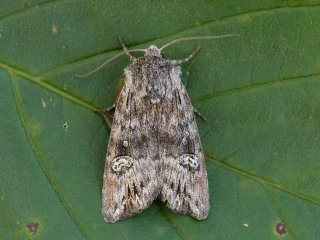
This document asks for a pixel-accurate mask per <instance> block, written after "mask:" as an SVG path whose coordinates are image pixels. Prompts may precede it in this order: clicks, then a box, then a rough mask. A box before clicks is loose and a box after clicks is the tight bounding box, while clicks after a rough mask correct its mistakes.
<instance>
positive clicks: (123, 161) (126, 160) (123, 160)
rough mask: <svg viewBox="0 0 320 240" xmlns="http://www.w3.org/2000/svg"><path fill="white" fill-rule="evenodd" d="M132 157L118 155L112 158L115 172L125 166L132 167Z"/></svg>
mask: <svg viewBox="0 0 320 240" xmlns="http://www.w3.org/2000/svg"><path fill="white" fill-rule="evenodd" d="M131 165H132V158H131V157H129V156H118V157H115V158H114V159H113V160H112V170H113V171H115V172H120V171H121V170H122V168H123V167H127V168H129V167H131Z"/></svg>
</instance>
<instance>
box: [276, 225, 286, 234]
mask: <svg viewBox="0 0 320 240" xmlns="http://www.w3.org/2000/svg"><path fill="white" fill-rule="evenodd" d="M276 232H277V233H278V234H279V235H282V234H285V233H286V232H287V231H286V225H285V224H283V223H278V224H277V225H276Z"/></svg>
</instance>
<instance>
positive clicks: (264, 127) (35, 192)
mask: <svg viewBox="0 0 320 240" xmlns="http://www.w3.org/2000/svg"><path fill="white" fill-rule="evenodd" d="M230 33H236V34H239V35H240V36H239V37H232V38H231V37H230V38H225V39H218V40H202V41H194V42H184V43H179V44H176V45H174V46H171V47H170V48H168V49H166V50H165V51H164V54H165V55H166V57H168V58H170V59H182V58H184V57H185V56H187V55H188V54H189V53H190V52H192V50H193V49H195V48H196V47H197V46H202V50H201V52H200V53H199V54H198V55H197V56H196V57H195V58H194V59H193V60H192V61H190V62H189V63H187V64H184V65H183V76H182V80H183V82H184V83H185V85H186V87H187V89H188V92H189V95H190V97H191V99H192V102H193V104H194V105H195V107H196V108H197V109H198V110H199V111H200V112H202V113H203V114H204V115H205V116H206V118H207V119H208V121H207V122H204V121H202V120H201V119H197V122H198V126H199V131H200V135H201V139H202V144H203V148H204V151H205V154H206V160H207V161H206V164H207V171H208V178H209V187H210V206H211V212H210V215H209V217H208V219H207V220H204V221H197V220H195V219H192V218H191V217H189V216H184V215H180V214H176V213H172V212H171V211H170V210H168V209H167V208H166V207H165V205H164V204H162V203H161V202H160V201H158V200H157V201H155V202H154V203H153V204H152V206H151V207H150V208H149V209H147V210H145V211H144V212H143V213H142V214H140V215H138V216H135V217H132V218H129V219H127V220H125V221H121V222H118V223H115V224H108V223H106V222H104V220H103V218H102V215H101V203H100V202H101V187H102V174H103V168H104V159H105V152H106V146H107V142H108V136H109V126H108V125H107V124H106V123H105V122H104V119H103V118H102V117H101V116H99V115H98V114H96V113H95V112H94V111H93V109H94V108H103V107H108V106H110V105H111V104H112V102H113V101H114V98H115V96H116V95H117V91H118V90H119V86H120V82H121V81H122V78H123V77H122V76H123V68H124V67H125V66H126V65H127V64H129V60H128V59H127V57H122V58H119V59H117V60H116V61H113V62H112V63H110V64H109V65H108V66H106V67H105V68H103V69H102V70H100V71H99V72H97V73H95V74H93V75H91V76H89V77H87V78H82V79H79V78H76V77H74V75H75V74H79V73H86V72H88V71H90V70H92V69H94V68H95V67H96V66H98V65H99V64H101V63H102V62H104V61H105V60H106V59H108V58H110V57H112V56H114V55H115V54H117V53H119V52H121V51H122V50H121V47H120V45H119V43H118V41H117V37H118V36H119V35H120V36H122V37H123V38H124V40H125V41H126V43H127V45H128V46H129V48H142V47H143V48H145V47H147V46H149V45H151V44H156V45H158V46H161V45H163V44H164V43H167V42H169V41H171V40H173V39H176V38H179V37H185V36H199V35H222V34H230ZM319 42H320V1H316V0H308V1H304V0H301V1H298V0H290V1H278V0H271V1H270V0H268V1H267V0H262V1H240V0H234V1H223V0H216V1H213V0H212V1H182V0H178V1H152V2H146V1H129V0H127V1H102V0H101V1H99V0H94V1H86V0H78V1H76V0H73V1H72V0H61V1H48V0H42V1H41V0H29V1H27V0H25V1H20V0H19V1H18V0H2V1H1V3H0V89H1V93H0V114H1V127H0V161H1V165H0V238H1V239H46V240H47V239H68V240H69V239H77V240H79V239H224V240H228V239H266V240H269V239H318V238H319V234H320V232H319V222H320V187H319V186H320V184H319V183H320V177H319V176H320V175H319V173H320V157H319V156H320V147H319V143H320V94H319V92H320V47H319V46H320V44H319ZM283 224H284V225H283ZM281 228H282V229H281ZM281 230H283V231H282V232H281ZM281 233H282V234H281Z"/></svg>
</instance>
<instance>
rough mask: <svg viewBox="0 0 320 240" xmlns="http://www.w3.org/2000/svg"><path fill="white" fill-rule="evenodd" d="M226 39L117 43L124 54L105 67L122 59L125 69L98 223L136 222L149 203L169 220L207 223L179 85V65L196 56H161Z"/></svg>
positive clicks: (198, 162)
mask: <svg viewBox="0 0 320 240" xmlns="http://www.w3.org/2000/svg"><path fill="white" fill-rule="evenodd" d="M226 36H231V35H223V36H200V37H189V38H180V39H176V40H174V41H172V42H170V43H168V44H166V45H164V46H162V47H161V48H158V47H156V46H155V45H151V46H150V47H148V48H147V49H134V50H128V49H127V48H126V46H125V45H124V43H123V41H122V40H121V39H120V43H121V45H122V47H123V49H124V52H123V53H121V54H119V55H117V56H115V57H114V58H112V59H110V60H109V61H107V62H106V63H108V62H110V61H112V60H113V59H115V58H117V57H118V56H120V55H122V54H126V55H128V56H129V58H130V59H131V60H132V63H131V64H130V65H129V66H127V67H126V68H125V69H124V75H125V80H124V85H123V87H122V89H121V91H120V94H119V95H118V97H117V100H116V103H115V104H114V106H113V108H114V116H113V122H112V127H111V133H110V139H109V144H108V149H107V156H106V163H105V169H104V175H103V187H102V214H103V216H104V219H105V221H107V222H110V223H114V222H117V221H119V220H123V219H126V218H128V217H130V216H133V215H135V214H138V213H140V212H141V211H143V210H144V209H146V208H148V207H149V206H150V205H151V203H152V202H153V200H154V199H155V198H157V197H158V198H160V199H161V201H163V202H164V203H165V204H166V206H167V207H168V208H170V209H171V210H172V211H174V212H178V213H183V214H189V215H191V216H192V217H194V218H196V219H198V220H202V219H205V218H207V216H208V213H209V209H210V206H209V193H208V180H207V172H206V166H205V159H204V154H203V150H202V147H201V142H200V137H199V133H198V129H197V125H196V121H195V116H194V112H195V109H194V108H193V106H192V104H191V102H190V98H189V96H188V94H187V91H186V89H185V87H184V86H183V84H182V81H181V79H180V76H181V74H182V72H181V67H180V65H181V64H182V63H184V62H187V61H189V60H190V59H191V58H192V57H193V56H194V55H195V53H196V52H197V51H198V50H199V48H197V49H196V50H195V51H194V52H193V53H192V54H191V55H189V56H188V57H187V58H185V59H183V60H169V59H166V58H165V57H164V55H163V54H162V50H163V49H164V48H166V47H168V46H169V45H171V44H173V43H176V42H180V41H189V40H194V39H206V38H220V37H226ZM134 51H143V52H144V55H143V56H142V57H139V58H135V57H133V56H132V55H131V54H130V52H134ZM103 65H104V64H103ZM99 68H100V67H99ZM96 70H97V69H96ZM96 70H94V71H96ZM91 73H92V72H91ZM91 73H89V74H91ZM87 75H88V74H87ZM110 110H111V109H110V108H108V109H105V110H102V111H101V112H109V111H110Z"/></svg>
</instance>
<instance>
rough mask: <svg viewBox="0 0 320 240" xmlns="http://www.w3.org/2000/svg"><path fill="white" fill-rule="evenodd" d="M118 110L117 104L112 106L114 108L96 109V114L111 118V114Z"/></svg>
mask: <svg viewBox="0 0 320 240" xmlns="http://www.w3.org/2000/svg"><path fill="white" fill-rule="evenodd" d="M115 109H116V104H115V103H114V104H112V106H110V107H108V108H104V109H95V110H94V111H95V112H96V113H99V114H101V115H102V116H104V117H109V116H110V114H111V112H113V111H114V110H115Z"/></svg>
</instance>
